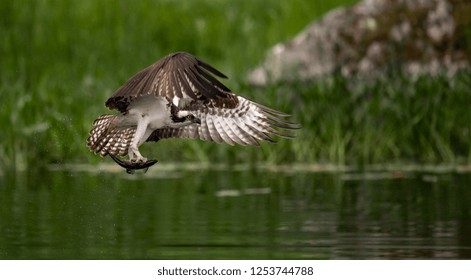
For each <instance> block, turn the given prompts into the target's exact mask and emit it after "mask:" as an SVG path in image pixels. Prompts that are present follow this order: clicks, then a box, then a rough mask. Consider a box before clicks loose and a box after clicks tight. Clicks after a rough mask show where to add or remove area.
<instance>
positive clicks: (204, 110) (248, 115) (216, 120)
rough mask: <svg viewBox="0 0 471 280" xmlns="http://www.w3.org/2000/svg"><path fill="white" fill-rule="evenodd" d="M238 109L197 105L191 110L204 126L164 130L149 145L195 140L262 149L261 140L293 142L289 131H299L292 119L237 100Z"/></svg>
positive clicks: (214, 105)
mask: <svg viewBox="0 0 471 280" xmlns="http://www.w3.org/2000/svg"><path fill="white" fill-rule="evenodd" d="M234 98H237V101H238V102H237V104H238V105H237V107H235V108H225V107H217V105H218V104H215V103H214V104H213V103H210V104H206V106H200V104H198V103H193V104H191V105H190V106H189V108H187V110H189V111H190V112H191V113H192V114H193V115H194V116H195V117H197V118H199V119H200V120H201V124H199V125H198V124H193V125H189V126H185V127H181V128H168V127H167V128H161V129H157V130H155V131H154V132H153V133H152V134H151V135H150V136H149V138H148V139H147V141H158V140H160V139H165V138H193V139H201V140H205V141H213V142H216V143H222V142H226V143H228V144H230V145H234V144H239V145H243V146H245V145H254V146H258V145H259V142H258V141H259V140H262V141H267V142H272V143H274V142H276V140H275V139H273V138H272V136H273V135H276V136H279V137H283V138H292V136H291V135H289V134H288V132H289V131H291V130H295V129H298V128H299V127H298V125H297V124H295V123H292V122H289V121H287V120H285V119H283V117H287V116H288V115H286V114H284V113H281V112H279V111H276V110H274V109H271V108H268V107H265V106H263V105H260V104H257V103H255V102H252V101H250V100H248V99H245V98H243V97H240V96H239V97H237V96H235V95H234Z"/></svg>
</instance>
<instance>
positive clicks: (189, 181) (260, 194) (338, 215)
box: [0, 165, 471, 259]
mask: <svg viewBox="0 0 471 280" xmlns="http://www.w3.org/2000/svg"><path fill="white" fill-rule="evenodd" d="M159 168H160V169H159ZM85 169H86V168H85ZM88 169H90V168H88ZM283 170H284V169H283V168H281V169H278V170H276V171H267V170H266V169H264V170H260V171H253V170H250V168H248V167H246V168H237V167H234V168H231V167H226V168H203V169H200V168H185V170H184V171H179V170H178V169H175V168H173V167H172V168H166V167H165V166H163V165H160V166H159V165H156V166H155V167H153V168H152V169H151V171H149V172H148V173H147V174H146V175H144V176H143V175H140V174H137V175H128V174H126V173H125V172H124V171H123V170H121V169H111V170H106V171H105V170H102V169H100V168H98V167H92V168H91V171H94V172H89V171H90V170H88V171H87V170H82V171H81V170H80V168H74V170H73V171H72V170H56V171H50V170H49V171H48V170H36V171H34V172H33V171H30V172H24V173H18V174H16V175H14V174H13V175H12V174H4V175H3V176H2V177H0V259H470V258H471V223H470V222H471V210H470V207H469V203H470V201H471V189H470V184H469V183H470V179H471V174H470V173H457V172H451V173H445V174H437V173H423V172H377V173H358V174H356V173H353V172H350V173H342V172H324V173H322V172H303V171H293V170H291V171H286V172H283ZM110 171H111V172H110Z"/></svg>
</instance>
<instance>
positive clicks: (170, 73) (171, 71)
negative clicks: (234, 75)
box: [106, 52, 237, 112]
mask: <svg viewBox="0 0 471 280" xmlns="http://www.w3.org/2000/svg"><path fill="white" fill-rule="evenodd" d="M213 75H216V76H219V77H221V78H227V77H226V76H225V75H224V74H222V73H221V72H219V71H218V70H216V69H215V68H213V67H212V66H210V65H209V64H207V63H205V62H203V61H201V60H199V59H198V58H196V57H194V56H192V55H191V54H188V53H185V52H177V53H173V54H170V55H168V56H166V57H164V58H162V59H161V60H159V61H157V62H156V63H154V64H152V65H151V66H149V67H147V68H146V69H144V70H142V71H141V72H139V73H137V74H136V75H134V76H133V77H132V78H130V79H129V80H128V81H127V82H126V83H125V84H124V85H123V86H122V87H120V88H119V89H118V90H117V91H116V92H115V93H114V94H113V95H112V96H111V97H110V98H109V99H108V100H107V101H106V106H107V107H108V108H110V109H118V110H119V111H121V112H126V110H127V107H128V105H129V104H130V103H131V102H132V101H133V100H134V99H136V98H138V97H140V96H145V95H155V96H162V97H165V98H166V99H167V100H169V101H170V102H174V101H175V99H174V98H176V99H177V100H178V99H185V100H186V102H183V103H188V102H191V101H201V100H206V101H208V100H218V102H220V103H225V104H226V105H225V106H226V107H232V108H234V107H236V106H237V104H236V103H234V102H237V99H234V98H231V96H232V93H231V91H230V89H228V88H227V87H226V86H225V85H223V84H222V83H221V82H219V81H218V80H217V79H216V78H215V77H214V76H213Z"/></svg>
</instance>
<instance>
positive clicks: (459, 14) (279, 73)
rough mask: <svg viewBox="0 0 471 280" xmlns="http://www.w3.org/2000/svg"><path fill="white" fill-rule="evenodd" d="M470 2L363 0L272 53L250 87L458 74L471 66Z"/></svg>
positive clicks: (330, 15) (332, 14) (252, 75)
mask: <svg viewBox="0 0 471 280" xmlns="http://www.w3.org/2000/svg"><path fill="white" fill-rule="evenodd" d="M470 15H471V0H398V1H392V0H363V1H360V2H359V3H357V4H356V5H353V6H351V7H347V8H338V9H335V10H333V11H331V12H329V13H328V14H326V15H325V16H324V17H323V18H321V19H320V20H316V21H314V22H313V23H311V24H310V25H309V26H307V27H306V28H305V30H304V31H302V32H301V33H300V34H298V35H297V36H296V37H294V39H292V40H291V41H289V42H286V43H279V44H277V45H275V46H274V47H273V48H272V49H271V50H269V52H268V54H267V57H266V59H265V61H264V62H263V63H262V65H261V66H259V67H258V68H256V69H255V70H253V71H252V72H251V73H249V76H248V79H249V82H250V83H251V84H254V85H265V84H267V83H271V82H278V81H307V80H311V79H315V78H319V77H323V76H326V75H331V74H333V73H340V74H341V75H343V76H346V77H352V76H360V77H367V78H370V77H376V76H380V75H384V74H385V73H387V71H389V70H391V69H400V70H401V71H402V72H404V73H405V74H406V75H409V74H411V75H417V74H422V73H430V74H439V73H445V74H447V75H453V73H455V72H456V71H457V70H458V69H461V68H469V67H470V56H471V16H470Z"/></svg>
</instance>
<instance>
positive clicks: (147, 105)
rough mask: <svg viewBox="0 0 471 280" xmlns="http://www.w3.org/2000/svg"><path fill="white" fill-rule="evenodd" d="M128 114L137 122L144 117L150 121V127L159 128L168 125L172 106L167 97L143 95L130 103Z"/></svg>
mask: <svg viewBox="0 0 471 280" xmlns="http://www.w3.org/2000/svg"><path fill="white" fill-rule="evenodd" d="M128 108H129V110H128V115H129V117H130V118H132V119H133V120H134V119H135V120H136V124H137V122H138V121H140V120H141V119H143V118H146V119H147V120H148V122H149V125H148V126H149V128H151V129H153V130H154V129H158V128H161V127H165V126H168V125H169V123H170V121H171V119H170V107H169V106H168V101H167V100H166V99H165V98H162V97H158V96H153V95H152V96H143V97H139V98H138V99H136V100H134V101H133V102H132V103H131V104H130V105H129V107H128Z"/></svg>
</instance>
